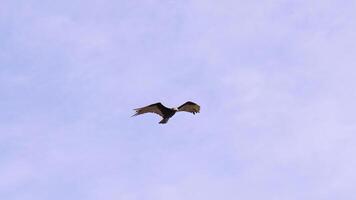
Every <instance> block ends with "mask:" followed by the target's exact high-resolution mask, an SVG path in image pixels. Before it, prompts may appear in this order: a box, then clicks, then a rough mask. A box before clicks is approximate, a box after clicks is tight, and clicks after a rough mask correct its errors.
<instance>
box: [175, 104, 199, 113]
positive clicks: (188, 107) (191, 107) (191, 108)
mask: <svg viewBox="0 0 356 200" xmlns="http://www.w3.org/2000/svg"><path fill="white" fill-rule="evenodd" d="M178 111H186V112H191V113H193V114H195V113H199V112H200V106H199V105H198V104H196V103H194V102H191V101H187V102H185V103H184V104H183V105H181V106H179V107H178Z"/></svg>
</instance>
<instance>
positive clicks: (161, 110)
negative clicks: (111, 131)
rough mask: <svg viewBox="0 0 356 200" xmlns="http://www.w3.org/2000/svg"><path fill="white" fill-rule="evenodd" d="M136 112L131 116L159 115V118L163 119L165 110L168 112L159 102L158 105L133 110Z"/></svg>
mask: <svg viewBox="0 0 356 200" xmlns="http://www.w3.org/2000/svg"><path fill="white" fill-rule="evenodd" d="M134 110H135V111H136V113H135V114H134V115H132V117H133V116H137V115H141V114H145V113H156V114H158V115H160V116H161V117H164V113H165V112H166V110H169V108H167V107H165V106H164V105H162V104H161V103H160V102H159V103H154V104H151V105H148V106H145V107H142V108H136V109H134Z"/></svg>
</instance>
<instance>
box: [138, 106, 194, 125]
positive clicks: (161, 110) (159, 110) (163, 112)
mask: <svg viewBox="0 0 356 200" xmlns="http://www.w3.org/2000/svg"><path fill="white" fill-rule="evenodd" d="M134 110H135V111H136V113H135V114H134V115H132V116H137V115H141V114H145V113H156V114H158V115H160V116H161V117H162V120H161V121H160V122H159V123H160V124H165V123H167V122H168V120H169V118H171V117H172V116H173V115H174V114H176V112H179V111H186V112H190V113H193V114H195V113H199V112H200V106H199V105H198V104H196V103H194V102H191V101H188V102H185V103H184V104H183V105H181V106H179V107H178V108H167V107H165V106H164V105H162V104H161V103H160V102H159V103H155V104H151V105H148V106H145V107H142V108H136V109H134Z"/></svg>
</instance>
